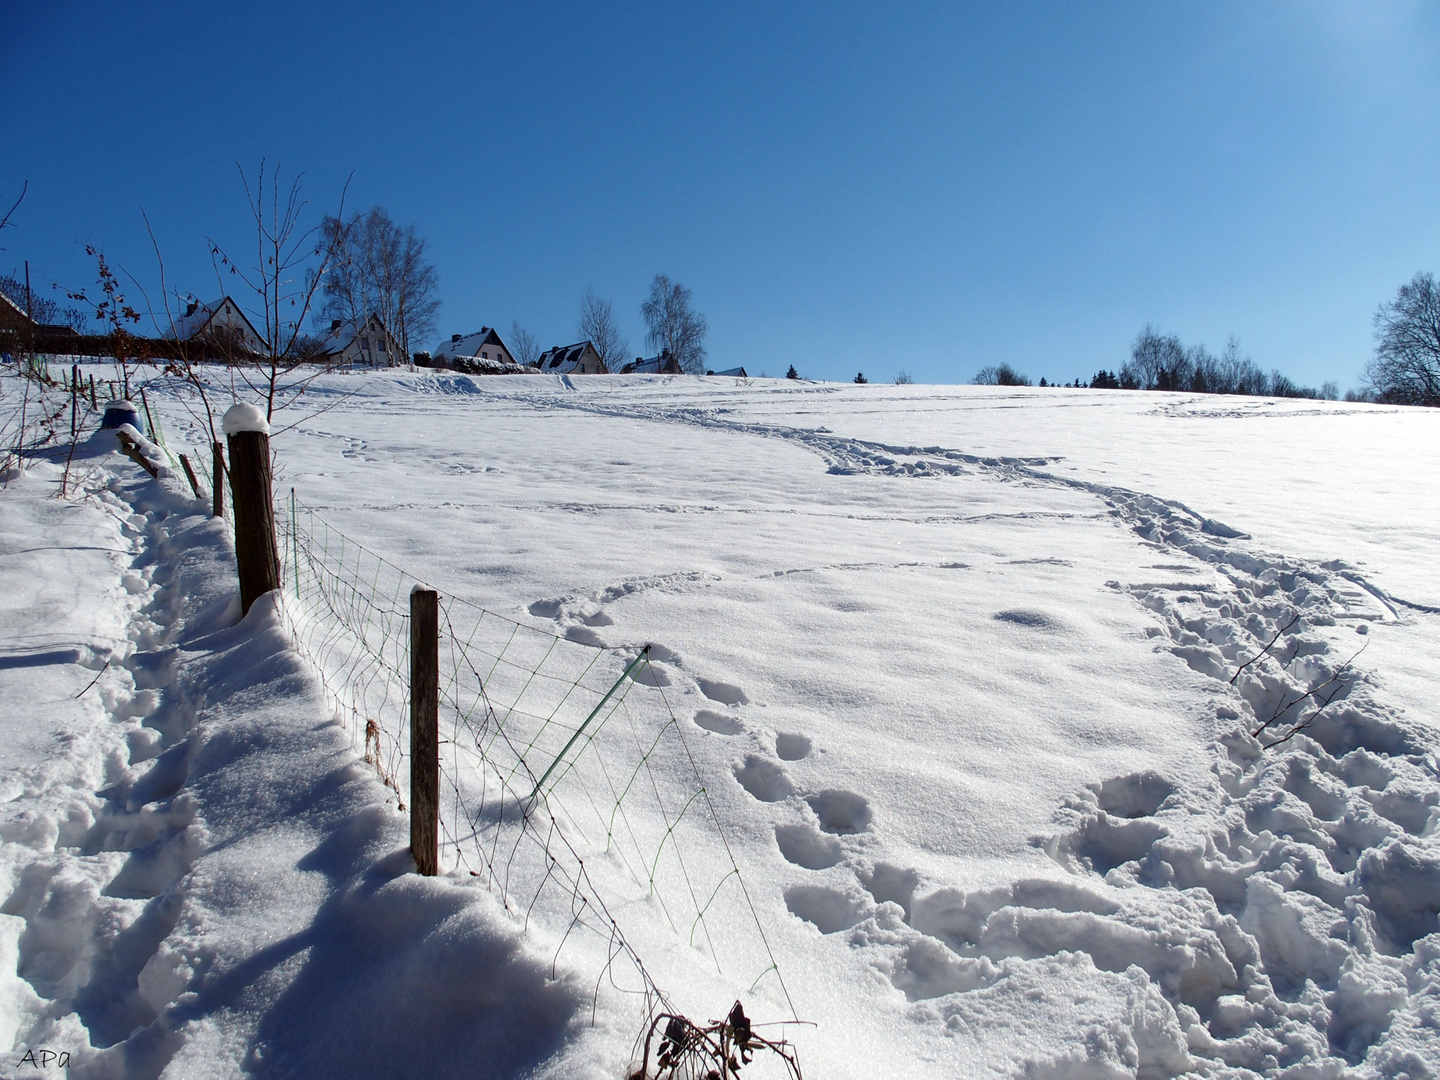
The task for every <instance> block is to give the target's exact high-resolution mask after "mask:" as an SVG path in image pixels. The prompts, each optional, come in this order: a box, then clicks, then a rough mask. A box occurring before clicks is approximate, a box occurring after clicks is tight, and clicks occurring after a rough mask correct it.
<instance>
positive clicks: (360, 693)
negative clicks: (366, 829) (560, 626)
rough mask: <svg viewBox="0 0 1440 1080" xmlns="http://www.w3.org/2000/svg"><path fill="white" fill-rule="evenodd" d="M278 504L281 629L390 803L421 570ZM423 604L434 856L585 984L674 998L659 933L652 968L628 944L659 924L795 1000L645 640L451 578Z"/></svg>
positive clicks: (733, 973)
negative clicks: (431, 681) (531, 616)
mask: <svg viewBox="0 0 1440 1080" xmlns="http://www.w3.org/2000/svg"><path fill="white" fill-rule="evenodd" d="M276 518H277V521H278V523H279V525H280V537H279V546H280V548H281V552H280V554H281V559H282V561H283V563H284V567H283V578H284V581H285V603H284V612H285V619H286V622H287V624H288V626H289V629H290V633H291V635H292V636H293V639H294V641H295V644H296V646H297V647H298V649H299V650H300V651H301V652H302V653H303V654H304V655H305V656H307V657H308V658H309V659H310V661H311V662H312V663H313V664H314V666H315V668H316V670H317V671H318V672H319V674H320V677H321V679H322V681H323V683H324V685H325V688H326V691H327V693H328V694H329V696H330V698H331V700H332V702H333V704H334V706H335V708H336V712H337V717H338V718H339V719H340V720H341V722H342V723H344V724H345V725H346V726H347V727H348V728H349V731H350V734H351V738H352V739H353V741H354V743H355V745H356V747H357V748H363V752H364V757H365V760H366V761H367V762H368V763H370V764H371V765H372V766H373V767H374V768H375V770H376V772H377V774H378V775H379V777H380V778H381V780H382V781H383V782H384V783H385V784H386V785H388V786H389V787H390V788H391V789H393V791H394V792H395V797H396V799H397V800H398V801H399V803H400V804H401V806H402V807H403V806H405V805H406V804H407V803H408V801H409V778H408V772H409V761H408V755H409V752H410V742H409V732H408V730H407V729H408V725H409V711H408V686H407V683H408V676H409V671H410V666H409V665H410V656H409V641H410V625H409V619H410V594H411V591H412V589H414V588H416V587H420V588H430V587H431V586H429V585H427V584H426V583H425V582H423V581H421V580H420V579H419V578H417V577H416V576H415V575H413V574H411V573H409V572H408V571H406V570H404V569H402V568H401V567H399V566H397V565H395V564H393V563H391V562H389V561H388V560H386V559H385V558H383V557H382V556H380V555H378V554H376V553H375V552H373V551H370V550H369V549H368V548H366V547H365V546H364V545H362V544H360V543H358V542H356V541H355V540H354V539H352V538H351V537H348V536H346V535H345V534H344V533H342V532H340V531H339V530H338V529H336V528H335V527H334V526H332V525H331V524H330V523H328V522H327V521H326V520H325V519H324V518H323V517H321V516H320V515H319V514H317V513H315V512H314V511H313V510H312V509H311V508H309V507H307V506H305V505H304V504H302V503H300V502H298V501H297V500H296V499H295V495H294V492H293V491H292V492H291V494H290V499H289V504H288V505H282V506H280V507H278V508H277V512H276ZM438 622H439V656H440V677H439V695H438V700H439V715H440V762H441V765H440V792H441V798H440V808H439V834H438V835H439V856H440V864H441V868H442V871H448V872H452V873H454V872H459V873H465V872H468V874H469V875H470V876H472V877H473V878H476V879H478V881H479V883H481V884H482V885H483V886H484V887H485V888H487V889H490V890H492V891H493V892H494V893H495V895H496V896H497V897H498V898H499V899H500V900H501V902H502V903H503V904H504V906H505V908H506V910H507V911H509V912H511V913H512V914H514V915H515V916H516V917H517V918H518V919H521V920H523V922H524V924H525V926H526V927H527V929H528V930H529V931H531V932H532V933H533V935H534V940H538V941H546V942H548V944H549V947H550V948H551V949H552V950H553V957H554V959H553V962H552V963H553V965H555V966H558V965H560V964H561V963H562V954H567V953H568V954H569V956H568V958H567V962H568V964H569V966H570V967H571V969H572V970H580V971H587V970H588V971H593V972H594V973H595V988H594V992H595V997H596V998H597V999H598V996H599V994H600V993H601V986H602V983H605V982H608V983H609V984H610V985H611V986H612V987H614V988H615V989H617V990H619V991H620V992H622V993H624V994H629V995H634V996H635V998H636V1000H637V1001H638V1002H639V1003H641V1004H642V1005H643V1008H644V1010H645V1011H646V1013H647V1015H654V1014H656V1013H658V1012H661V1011H673V1009H674V1005H673V1004H672V1002H671V1001H670V999H669V997H668V996H667V994H666V993H665V992H664V991H663V990H662V989H661V985H660V984H661V982H662V981H665V980H666V979H667V978H668V979H674V978H683V977H684V967H685V964H686V963H688V962H689V961H688V960H684V959H681V960H677V959H676V956H675V955H673V953H674V950H673V949H669V948H667V949H666V950H665V952H666V955H665V957H664V960H663V964H662V966H663V967H664V968H665V971H664V972H657V971H654V970H652V968H651V967H650V966H647V961H646V958H645V957H643V956H642V955H641V952H640V946H639V944H637V943H645V942H654V941H656V940H657V935H663V936H664V937H665V938H666V939H668V940H669V941H670V942H673V941H674V940H675V939H676V938H678V940H679V941H680V942H683V943H684V945H685V946H686V947H687V950H686V951H685V956H688V957H689V958H691V959H692V960H693V959H699V958H702V957H703V960H704V962H705V963H707V964H709V965H711V966H713V968H714V969H715V970H716V971H718V972H720V973H721V974H723V975H725V976H727V977H728V978H729V979H730V980H731V981H734V982H737V983H738V985H739V986H740V988H741V989H742V990H743V989H745V988H746V987H748V988H749V989H750V990H754V989H755V988H757V987H762V988H768V989H769V990H770V991H773V992H778V994H779V995H780V996H781V999H782V1000H784V1001H785V1002H786V1004H787V1006H789V1007H790V1012H791V1014H792V1016H793V1014H794V1009H793V1006H790V1004H789V994H788V991H787V990H786V989H785V985H784V982H783V979H782V978H781V975H780V972H779V969H778V968H777V967H776V965H775V962H774V957H773V954H772V953H771V951H770V947H769V944H768V942H767V941H766V940H765V933H764V930H763V928H762V927H761V924H760V921H759V919H758V917H757V916H756V914H755V910H754V907H753V905H752V904H751V901H750V897H749V894H748V893H747V892H746V889H745V884H744V881H743V880H742V879H741V876H740V871H739V868H738V867H737V866H736V863H735V860H734V858H733V856H732V854H731V851H730V847H729V844H728V841H727V840H726V838H725V835H724V831H723V829H722V828H721V825H720V822H719V819H718V818H717V816H716V814H715V809H714V807H713V805H712V804H711V800H710V796H709V793H708V792H707V791H706V788H705V784H704V780H703V778H702V776H701V773H700V769H699V768H698V766H697V764H696V761H695V759H694V757H693V756H692V755H691V752H690V748H689V746H688V745H687V743H686V738H685V732H684V728H683V726H682V725H681V724H680V722H679V721H678V720H677V718H676V716H675V713H674V711H673V710H672V708H671V705H670V701H669V700H668V698H667V696H666V694H665V688H664V679H663V678H657V677H656V674H655V672H654V670H653V669H652V667H651V664H650V659H649V655H648V652H649V649H648V646H647V647H645V648H644V649H615V648H601V647H595V646H591V645H587V644H582V643H579V642H575V641H571V640H568V639H566V638H563V637H559V636H557V635H555V634H552V633H549V632H547V631H545V630H542V629H538V628H536V627H533V626H529V625H526V624H524V623H521V622H518V621H516V620H514V619H510V618H507V617H505V616H502V615H498V614H496V613H494V612H491V611H488V610H485V609H484V608H481V607H477V606H474V605H472V604H469V603H467V602H465V601H464V600H462V599H460V598H458V597H454V596H449V595H442V596H441V598H440V603H439V619H438ZM757 958H759V959H757ZM737 977H738V978H737ZM767 984H769V985H768V987H767ZM593 1007H594V1004H593V1002H592V1010H593Z"/></svg>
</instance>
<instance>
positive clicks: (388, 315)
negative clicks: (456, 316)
mask: <svg viewBox="0 0 1440 1080" xmlns="http://www.w3.org/2000/svg"><path fill="white" fill-rule="evenodd" d="M320 235H321V240H322V244H323V243H333V244H334V245H335V252H336V254H335V258H334V260H332V262H331V263H330V265H329V267H328V269H327V272H326V274H325V283H324V295H325V303H324V310H323V314H324V315H326V316H327V317H329V318H332V319H353V320H354V321H355V322H356V323H359V322H362V321H363V320H364V319H365V318H367V317H368V316H369V315H370V314H371V313H372V312H373V313H374V314H376V315H378V316H379V317H380V321H381V322H383V323H384V324H385V326H386V328H387V329H388V330H389V331H390V332H391V333H392V334H394V335H395V338H396V340H397V341H399V342H400V347H401V348H402V349H403V350H404V352H405V355H406V356H407V357H408V356H410V355H411V343H412V342H414V343H417V344H418V343H419V342H421V341H423V340H425V339H427V338H428V337H429V336H430V335H431V334H433V333H434V332H435V325H436V318H435V317H436V315H437V314H438V313H439V311H440V301H439V300H438V299H436V296H435V292H436V289H437V288H438V286H439V276H438V275H437V274H436V272H435V266H434V264H432V263H431V262H430V260H429V259H427V258H426V257H425V240H424V239H423V238H421V237H419V236H416V235H415V227H414V226H413V225H407V226H405V227H404V228H401V227H400V226H399V225H397V224H395V222H393V221H392V220H390V215H389V214H387V213H386V212H385V211H384V210H383V209H381V208H380V207H378V206H372V207H371V208H370V209H369V210H367V211H366V212H365V213H363V214H361V213H358V212H357V213H356V214H355V215H354V216H353V217H351V218H350V220H349V221H342V220H341V219H340V218H339V217H327V218H326V219H325V221H324V222H323V223H322V225H321V229H320Z"/></svg>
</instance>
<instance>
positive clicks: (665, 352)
mask: <svg viewBox="0 0 1440 1080" xmlns="http://www.w3.org/2000/svg"><path fill="white" fill-rule="evenodd" d="M620 374H622V375H679V374H681V371H680V363H679V361H677V360H676V359H675V358H674V357H673V356H671V355H670V350H669V349H661V350H660V355H659V356H652V357H650V359H649V360H646V359H644V358H643V357H639V356H637V357H636V358H635V362H634V363H631V364H626V365H625V366H624V367H622V368H621V369H620Z"/></svg>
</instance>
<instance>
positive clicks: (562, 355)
mask: <svg viewBox="0 0 1440 1080" xmlns="http://www.w3.org/2000/svg"><path fill="white" fill-rule="evenodd" d="M537 363H538V365H539V367H540V370H541V371H543V372H545V374H546V375H603V374H605V362H604V361H603V360H601V359H600V354H599V353H598V352H596V351H595V346H594V345H592V344H591V343H590V342H588V341H580V342H576V343H575V344H574V345H556V346H555V347H554V348H552V349H547V350H546V351H545V352H543V353H541V354H540V359H539V361H537Z"/></svg>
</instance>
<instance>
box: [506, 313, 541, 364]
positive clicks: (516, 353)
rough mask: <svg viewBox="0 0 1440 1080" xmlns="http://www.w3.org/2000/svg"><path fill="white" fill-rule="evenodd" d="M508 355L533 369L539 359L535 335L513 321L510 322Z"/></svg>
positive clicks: (538, 347) (538, 348)
mask: <svg viewBox="0 0 1440 1080" xmlns="http://www.w3.org/2000/svg"><path fill="white" fill-rule="evenodd" d="M510 355H511V356H513V357H514V358H515V359H516V360H517V361H518V362H519V363H522V364H524V365H525V366H526V367H534V366H535V362H536V361H537V360H539V359H540V343H539V342H538V341H536V340H535V335H534V334H532V333H530V331H529V330H526V329H525V328H524V327H523V326H521V325H520V323H519V322H517V321H516V320H514V319H512V320H510Z"/></svg>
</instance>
